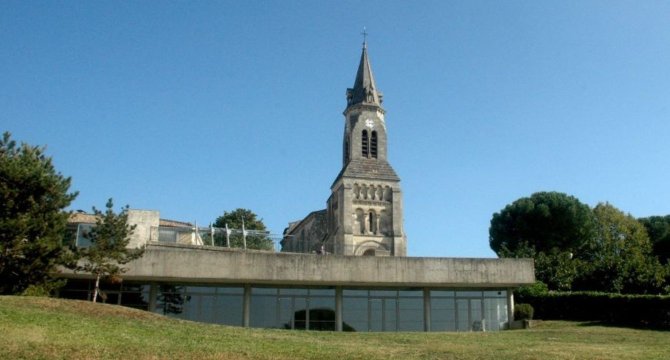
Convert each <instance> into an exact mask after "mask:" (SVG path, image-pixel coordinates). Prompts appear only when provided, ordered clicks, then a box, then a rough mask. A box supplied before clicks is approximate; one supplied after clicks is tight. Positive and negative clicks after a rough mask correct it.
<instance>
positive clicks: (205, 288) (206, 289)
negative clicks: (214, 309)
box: [186, 286, 216, 294]
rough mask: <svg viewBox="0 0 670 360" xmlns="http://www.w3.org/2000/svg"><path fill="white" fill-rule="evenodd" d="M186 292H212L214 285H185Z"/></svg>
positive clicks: (213, 291) (214, 288) (214, 289)
mask: <svg viewBox="0 0 670 360" xmlns="http://www.w3.org/2000/svg"><path fill="white" fill-rule="evenodd" d="M186 292H187V293H189V294H214V293H215V292H216V287H212V286H187V287H186Z"/></svg>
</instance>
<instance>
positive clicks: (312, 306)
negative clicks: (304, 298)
mask: <svg viewBox="0 0 670 360" xmlns="http://www.w3.org/2000/svg"><path fill="white" fill-rule="evenodd" d="M309 329H310V330H329V331H334V330H335V297H330V298H327V297H312V298H310V299H309Z"/></svg>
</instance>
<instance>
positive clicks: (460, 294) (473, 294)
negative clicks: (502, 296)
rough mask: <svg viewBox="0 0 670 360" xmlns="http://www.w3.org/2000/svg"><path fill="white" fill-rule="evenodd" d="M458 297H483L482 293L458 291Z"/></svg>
mask: <svg viewBox="0 0 670 360" xmlns="http://www.w3.org/2000/svg"><path fill="white" fill-rule="evenodd" d="M456 297H482V292H481V291H456Z"/></svg>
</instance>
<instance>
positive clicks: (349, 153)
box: [282, 46, 407, 256]
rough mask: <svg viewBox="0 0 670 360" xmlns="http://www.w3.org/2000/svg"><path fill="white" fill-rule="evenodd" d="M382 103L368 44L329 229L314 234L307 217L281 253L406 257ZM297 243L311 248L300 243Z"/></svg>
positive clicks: (351, 92) (349, 111)
mask: <svg viewBox="0 0 670 360" xmlns="http://www.w3.org/2000/svg"><path fill="white" fill-rule="evenodd" d="M382 102H383V95H382V93H381V92H380V91H379V90H378V89H377V86H376V84H375V81H374V77H373V75H372V68H371V66H370V61H369V59H368V54H367V47H366V46H364V47H363V52H362V54H361V61H360V64H359V67H358V72H357V73H356V79H355V81H354V87H353V88H350V89H347V108H346V109H345V111H344V117H345V124H344V139H343V149H342V170H341V171H340V173H339V174H338V175H337V177H336V179H335V181H334V182H333V184H332V186H331V195H330V197H329V199H328V201H327V208H326V210H325V214H326V224H325V225H326V229H325V230H320V231H315V229H314V228H313V226H314V225H315V224H314V222H313V221H311V222H310V221H306V220H308V218H305V220H303V221H300V222H296V223H292V224H290V225H289V227H288V228H287V229H286V230H285V236H286V238H285V240H284V241H282V244H284V243H286V244H287V246H282V251H289V252H305V251H301V249H308V250H312V249H313V248H314V247H315V246H316V247H317V248H318V247H321V246H322V247H323V248H325V249H326V250H327V251H328V252H332V253H335V254H338V255H372V256H406V255H407V244H406V236H405V232H404V230H403V215H402V192H401V190H400V178H399V177H398V175H397V174H396V173H395V171H394V170H393V168H392V167H391V165H390V164H389V163H388V160H387V152H388V151H387V150H388V148H387V144H388V142H387V133H386V120H385V117H384V116H385V110H384V108H383V107H382ZM310 216H311V214H310ZM305 234H307V235H309V234H313V235H314V236H320V238H317V237H309V236H306V235H305ZM323 234H325V236H323ZM298 239H302V240H300V241H305V242H306V243H307V245H302V246H301V245H297V244H295V242H296V241H298ZM318 243H321V245H319V244H318Z"/></svg>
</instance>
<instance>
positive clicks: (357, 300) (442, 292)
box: [60, 280, 509, 332]
mask: <svg viewBox="0 0 670 360" xmlns="http://www.w3.org/2000/svg"><path fill="white" fill-rule="evenodd" d="M92 294H93V281H92V280H69V281H68V285H67V286H66V287H65V288H64V289H62V290H61V292H60V296H61V297H63V298H71V299H82V300H90V299H91V298H92ZM338 294H341V295H340V297H339V299H338ZM245 299H248V304H246V307H245ZM508 301H509V299H508V292H507V290H506V289H499V290H497V289H496V290H476V289H437V288H398V289H388V288H386V289H376V288H368V289H363V288H347V287H343V288H340V289H339V291H338V290H336V288H335V287H266V286H256V285H247V286H244V285H225V286H223V285H217V286H213V285H206V286H205V285H199V286H194V285H191V284H188V285H180V284H168V283H153V284H147V283H134V282H124V283H123V284H105V286H103V288H102V302H106V303H113V304H119V305H123V306H129V307H133V308H137V309H143V310H149V311H153V312H156V313H159V314H163V315H166V316H170V317H176V318H180V319H184V320H192V321H199V322H207V323H216V324H225V325H233V326H250V327H257V328H279V329H295V330H329V331H335V330H340V329H341V330H343V331H364V332H367V331H497V330H501V329H504V328H505V327H506V324H507V322H508V306H509V305H508ZM338 306H339V307H340V309H341V310H340V312H339V316H340V318H341V327H340V328H338Z"/></svg>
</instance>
